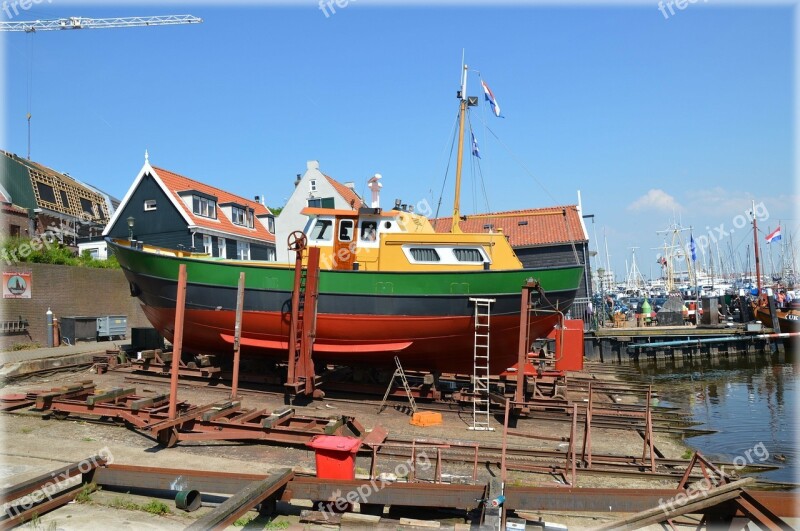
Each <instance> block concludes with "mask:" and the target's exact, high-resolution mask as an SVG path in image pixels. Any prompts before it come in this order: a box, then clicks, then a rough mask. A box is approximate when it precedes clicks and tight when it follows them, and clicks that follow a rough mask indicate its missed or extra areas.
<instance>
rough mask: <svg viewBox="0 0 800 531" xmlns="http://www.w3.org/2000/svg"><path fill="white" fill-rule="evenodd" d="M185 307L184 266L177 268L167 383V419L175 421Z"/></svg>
mask: <svg viewBox="0 0 800 531" xmlns="http://www.w3.org/2000/svg"><path fill="white" fill-rule="evenodd" d="M185 307H186V264H181V265H180V266H178V293H177V294H176V297H175V334H174V336H173V338H172V339H173V341H172V361H171V362H170V363H171V365H172V366H171V367H170V369H171V374H170V381H169V418H170V420H175V417H176V411H177V408H178V370H179V368H180V364H181V350H182V349H183V315H184V313H185Z"/></svg>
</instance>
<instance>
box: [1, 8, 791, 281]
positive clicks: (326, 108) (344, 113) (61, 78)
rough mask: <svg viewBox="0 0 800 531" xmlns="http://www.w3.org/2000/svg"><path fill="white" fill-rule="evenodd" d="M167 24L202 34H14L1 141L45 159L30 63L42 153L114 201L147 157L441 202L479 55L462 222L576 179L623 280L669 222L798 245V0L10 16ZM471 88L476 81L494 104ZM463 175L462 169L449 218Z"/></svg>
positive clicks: (230, 185)
mask: <svg viewBox="0 0 800 531" xmlns="http://www.w3.org/2000/svg"><path fill="white" fill-rule="evenodd" d="M169 13H176V14H177V13H191V14H193V15H196V16H199V17H202V18H203V19H204V21H205V22H204V23H203V24H201V25H197V26H176V27H154V28H134V29H114V30H92V31H65V32H41V33H38V34H35V35H32V36H31V35H26V34H16V33H15V34H4V36H3V39H4V47H5V52H6V53H5V67H6V71H7V76H6V79H5V89H6V98H5V116H4V121H5V126H6V131H5V137H4V139H3V142H2V147H3V148H4V149H7V150H10V151H12V152H15V153H17V154H20V155H23V156H24V154H25V152H26V127H25V114H26V112H27V111H28V103H27V102H28V94H29V88H28V75H29V72H30V73H32V80H33V82H32V88H31V89H30V99H31V112H32V114H33V120H32V123H33V140H32V158H33V159H34V160H36V161H38V162H41V163H43V164H45V165H48V166H51V167H54V168H56V169H58V170H61V171H66V172H69V173H70V174H71V175H73V176H75V177H77V178H79V179H81V180H84V181H86V182H89V183H91V184H93V185H95V186H98V187H100V188H103V189H104V190H106V191H108V192H109V193H111V194H113V195H116V196H118V197H122V196H123V195H124V193H125V191H126V190H127V188H128V186H129V185H130V183H131V182H132V180H133V178H134V177H135V175H136V173H137V172H138V170H139V169H140V167H141V164H142V162H143V155H144V151H145V149H147V150H149V153H150V160H151V162H152V163H153V164H154V165H158V166H163V167H165V168H168V169H170V170H172V171H175V172H178V173H182V174H184V175H187V176H190V177H193V178H195V179H198V180H201V181H204V182H208V183H209V184H212V185H217V186H221V187H224V188H226V189H228V190H229V191H231V192H234V193H238V194H241V195H244V196H254V195H261V194H264V195H266V197H267V202H268V204H269V205H272V206H276V205H281V204H282V203H283V201H284V200H285V198H286V197H288V196H289V194H290V193H291V191H292V183H293V180H294V176H295V175H296V174H297V173H302V172H303V171H304V169H305V163H306V161H307V160H309V159H316V160H319V161H320V164H321V168H322V170H323V171H324V172H326V173H327V174H329V175H331V176H332V177H334V178H336V179H338V180H340V181H354V182H355V183H356V187H357V190H359V191H360V192H362V195H363V193H364V192H366V191H367V190H366V188H365V183H366V180H367V179H368V178H369V177H370V176H371V175H372V174H374V173H375V172H379V173H381V174H382V175H383V176H384V181H383V183H384V188H383V195H382V198H383V204H384V206H387V207H388V206H390V205H391V204H392V201H393V199H394V198H396V197H397V198H403V200H404V202H407V203H418V202H419V201H421V200H423V199H425V200H427V201H428V202H429V203H431V204H434V203H436V202H437V201H438V197H439V193H440V190H441V189H442V183H443V179H444V176H445V170H446V167H447V163H448V156H449V147H450V142H451V131H452V127H453V123H454V121H455V117H456V112H457V100H456V99H455V91H456V90H457V89H458V84H459V74H460V72H459V70H460V61H461V52H462V49H466V57H467V63H468V64H469V65H470V67H471V68H473V69H476V70H479V71H480V72H481V75H482V76H483V79H484V80H485V81H486V82H487V83H488V84H489V85H490V86H491V87H492V90H493V91H494V93H495V96H496V97H497V99H498V101H499V103H500V105H501V108H502V112H503V115H504V116H505V118H503V119H498V118H496V117H494V116H493V115H491V114H490V111H489V109H488V108H486V107H484V106H483V103H482V105H481V106H480V107H478V108H477V109H475V110H474V111H473V113H472V118H471V119H472V124H473V127H474V130H475V134H476V136H477V138H478V142H479V144H480V149H481V155H482V159H481V162H480V172H478V171H477V169H475V168H476V167H475V165H474V164H473V162H474V161H471V160H467V161H466V164H465V172H464V179H465V181H464V186H463V190H464V195H463V197H462V211H463V212H465V213H467V214H469V213H472V212H476V211H485V210H486V205H487V204H488V206H489V208H490V209H491V210H495V211H496V210H510V209H521V208H531V207H544V206H551V205H560V204H574V203H575V202H576V201H577V191H578V190H580V191H581V194H582V198H583V206H584V213H586V214H594V216H595V217H594V226H593V225H592V220H587V223H588V229H589V233H590V236H591V237H594V234H595V232H596V234H597V235H598V237H599V239H600V242H599V247H600V248H601V250H602V251H603V252H602V255H603V256H602V260H603V262H605V251H604V243H603V241H602V240H603V234H604V233H605V234H606V237H607V239H608V248H609V252H610V254H611V265H612V267H613V268H614V269H615V270H616V272H617V275H618V276H624V271H625V259H626V258H628V259H630V250H629V249H628V248H629V247H631V246H638V247H639V250H638V251H637V261H638V262H639V266H640V268H641V269H642V270H643V271H644V273H645V274H649V273H650V271H651V270H652V272H653V274H654V275H655V274H657V267H656V263H655V260H656V255H657V253H658V252H659V251H658V250H656V249H654V248H656V247H660V246H661V245H662V243H663V237H662V236H660V235H658V234H656V232H655V231H656V230H658V229H663V228H665V227H666V226H667V225H668V224H669V223H670V222H671V221H672V219H673V218H674V217H677V218H678V219H679V220H680V221H681V222H682V223H683V224H684V225H686V226H688V225H692V226H694V227H695V237H696V238H698V237H699V236H700V235H702V234H708V233H709V232H711V233H712V234H718V233H717V232H716V231H715V230H714V227H718V226H719V225H720V224H724V225H725V227H724V229H725V231H726V232H727V231H728V230H730V229H731V228H734V224H735V220H736V216H737V215H740V214H743V213H744V212H745V211H746V210H747V209H748V208H749V205H750V201H751V200H753V199H755V200H756V202H763V203H764V206H765V209H764V210H763V211H764V212H768V215H765V216H764V218H765V219H764V220H763V221H762V222H761V225H762V227H763V228H764V230H766V229H767V228H774V227H775V226H776V225H777V224H778V222H779V221H781V224H782V226H783V229H784V230H783V232H784V239H786V238H787V236H786V235H787V234H788V233H789V232H790V231H791V232H792V233H793V234H794V236H795V237H800V234H797V231H798V230H800V219H798V218H797V216H796V215H795V213H794V212H793V210H794V209H795V208H796V205H797V204H798V196H797V192H796V190H795V185H796V182H795V173H794V161H795V159H794V142H795V139H794V136H793V134H794V128H793V125H794V112H795V109H794V91H795V88H794V85H793V82H794V54H793V46H794V40H793V37H794V27H793V24H794V11H793V8H792V7H790V6H787V5H777V6H770V7H758V6H755V5H754V6H752V7H747V6H737V7H733V6H728V5H725V4H720V3H715V4H713V5H712V4H710V3H706V4H704V3H696V4H690V5H688V7H687V8H686V9H684V10H683V11H676V12H675V14H674V15H672V16H670V17H669V18H668V19H667V18H665V17H664V16H663V15H662V13H661V12H660V11H659V10H658V8H657V2H652V3H649V2H648V3H641V4H637V5H631V6H624V5H616V6H601V5H593V6H591V5H589V6H587V5H575V6H571V7H558V6H553V5H547V6H537V5H529V6H525V5H517V6H503V7H490V6H488V5H486V6H480V5H469V6H467V7H459V6H457V5H450V6H446V5H440V6H438V7H403V6H402V5H387V6H376V5H375V4H374V3H370V2H368V1H367V0H364V1H361V0H359V1H352V2H351V3H350V4H349V5H348V6H347V7H346V8H337V9H336V13H335V14H332V15H331V16H329V17H326V16H325V15H324V14H323V13H322V11H321V10H320V9H318V6H317V3H316V2H311V1H309V2H300V3H299V6H298V7H287V6H283V5H266V4H263V5H255V6H232V7H226V8H222V7H221V6H215V5H213V4H208V3H205V4H200V5H197V6H193V5H191V4H189V3H183V4H181V5H178V6H171V7H163V6H159V5H150V4H146V5H144V4H143V5H139V6H136V5H130V6H124V7H116V6H115V7H112V6H111V5H109V7H106V8H102V7H98V6H96V5H92V6H77V5H74V4H72V3H68V2H58V0H53V1H52V2H51V3H46V2H43V3H39V4H37V5H34V6H33V7H32V8H31V9H30V10H28V11H25V12H21V13H20V15H19V16H15V17H13V18H12V20H23V19H32V18H57V17H64V16H75V15H81V16H86V17H111V16H132V15H157V14H169ZM2 16H3V18H6V19H7V17H5V15H2ZM31 47H32V50H33V56H32V60H31V58H30V52H31ZM470 76H471V78H470V85H469V90H468V92H469V93H470V94H471V95H480V86H479V80H478V76H477V74H475V73H474V72H471V73H470ZM487 127H488V128H490V129H491V132H490V131H489V129H487ZM492 132H493V134H492ZM495 135H496V136H497V137H499V139H500V140H499V141H498V140H497V139H496V138H495ZM453 165H454V164H453ZM480 175H482V178H483V184H484V185H485V188H486V192H487V194H486V195H487V196H488V199H487V198H486V197H484V195H483V193H482V188H483V186H482V185H481V181H480ZM452 179H453V172H452V168H451V171H450V174H449V176H448V180H447V185H446V187H445V189H446V193H445V196H444V199H443V205H444V206H443V209H442V212H441V214H442V215H446V214H449V212H450V208H451V204H452V191H451V190H452ZM706 227H708V229H706ZM746 233H747V231H746V228H742V229H741V230H738V231H735V233H734V234H732V235H726V236H725V237H723V238H721V239H720V250H721V251H722V252H723V255H724V257H725V258H728V257H729V256H730V251H731V250H733V252H734V253H735V254H737V255H740V256H742V257H744V255H745V253H746V251H747V246H748V244H749V243H750V241H751V240H750V239H748V237H747V234H746ZM591 247H592V248H593V249H594V248H596V247H598V245H597V243H596V242H592V244H591ZM773 247H774V246H773ZM714 252H716V247H715V246H714ZM775 256H776V259H777V255H775ZM701 259H702V258H701ZM751 262H752V260H751ZM596 265H597V264H596ZM596 265H595V266H596Z"/></svg>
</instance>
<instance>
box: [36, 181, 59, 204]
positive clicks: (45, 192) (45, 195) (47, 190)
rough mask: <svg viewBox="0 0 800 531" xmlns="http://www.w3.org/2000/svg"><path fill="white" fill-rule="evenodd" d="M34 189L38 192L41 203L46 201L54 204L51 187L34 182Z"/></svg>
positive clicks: (54, 198) (54, 194)
mask: <svg viewBox="0 0 800 531" xmlns="http://www.w3.org/2000/svg"><path fill="white" fill-rule="evenodd" d="M36 189H37V190H38V191H39V198H40V199H41V200H42V201H47V202H48V203H53V204H55V202H56V193H55V191H54V190H53V187H52V186H50V185H49V184H44V183H41V182H38V181H37V182H36Z"/></svg>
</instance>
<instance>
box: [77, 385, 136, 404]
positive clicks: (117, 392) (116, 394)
mask: <svg viewBox="0 0 800 531" xmlns="http://www.w3.org/2000/svg"><path fill="white" fill-rule="evenodd" d="M135 394H136V388H135V387H131V388H129V389H123V388H122V387H115V388H114V389H112V390H111V391H109V392H107V393H103V394H100V395H92V396H90V397H88V398H87V399H86V405H87V406H95V405H97V404H101V403H103V402H111V401H112V400H116V399H118V398H123V397H126V396H131V395H135Z"/></svg>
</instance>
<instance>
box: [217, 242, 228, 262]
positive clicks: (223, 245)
mask: <svg viewBox="0 0 800 531" xmlns="http://www.w3.org/2000/svg"><path fill="white" fill-rule="evenodd" d="M227 245H228V244H227V242H226V241H225V238H217V247H218V248H219V257H220V258H227V257H228V248H227Z"/></svg>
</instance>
